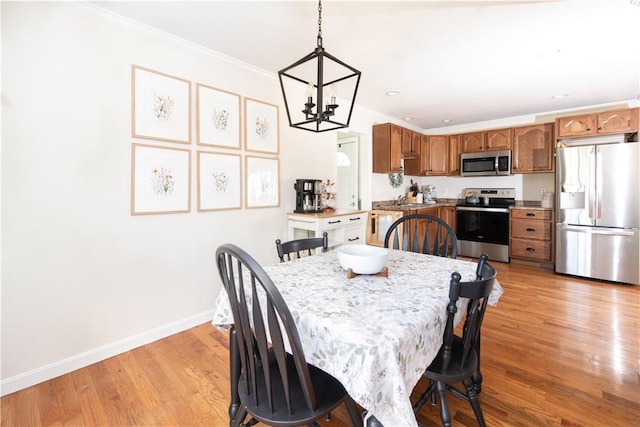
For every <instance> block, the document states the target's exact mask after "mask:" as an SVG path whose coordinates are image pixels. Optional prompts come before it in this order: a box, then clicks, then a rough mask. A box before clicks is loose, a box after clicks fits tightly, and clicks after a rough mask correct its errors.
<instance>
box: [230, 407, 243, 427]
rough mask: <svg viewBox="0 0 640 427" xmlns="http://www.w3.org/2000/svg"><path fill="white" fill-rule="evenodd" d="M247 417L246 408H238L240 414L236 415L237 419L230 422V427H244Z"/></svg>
mask: <svg viewBox="0 0 640 427" xmlns="http://www.w3.org/2000/svg"><path fill="white" fill-rule="evenodd" d="M246 416H247V410H246V409H245V407H244V406H241V407H240V408H238V412H237V413H236V415H235V417H234V418H232V419H231V420H230V422H229V425H230V426H231V427H240V425H242V421H244V418H245V417H246Z"/></svg>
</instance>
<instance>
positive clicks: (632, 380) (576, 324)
mask: <svg viewBox="0 0 640 427" xmlns="http://www.w3.org/2000/svg"><path fill="white" fill-rule="evenodd" d="M495 265H496V266H497V268H498V272H499V275H498V279H499V281H500V283H501V284H502V286H503V288H504V290H505V293H504V295H503V296H502V298H501V299H500V302H499V304H498V306H497V307H489V309H488V310H487V315H486V318H485V323H484V326H483V341H482V344H483V347H482V368H483V374H484V383H483V391H482V393H481V394H480V402H481V405H482V408H483V411H484V414H485V418H486V421H487V424H488V425H490V426H491V425H493V426H548V425H549V426H638V425H640V376H639V369H640V366H639V364H640V286H622V285H614V284H609V283H601V282H597V281H588V280H581V279H575V278H571V277H566V276H558V275H553V274H550V273H549V272H547V271H545V270H540V269H536V268H531V267H526V266H521V265H515V264H501V263H496V264H495ZM228 366H229V363H228V348H227V337H226V335H225V334H224V333H222V332H220V331H218V330H217V329H215V328H213V327H212V326H211V325H209V324H204V325H200V326H198V327H195V328H192V329H190V330H187V331H185V332H182V333H179V334H176V335H173V336H171V337H168V338H165V339H162V340H159V341H157V342H154V343H152V344H149V345H146V346H143V347H140V348H137V349H135V350H132V351H129V352H127V353H124V354H122V355H119V356H116V357H113V358H110V359H108V360H105V361H102V362H99V363H96V364H94V365H91V366H89V367H87V368H83V369H79V370H77V371H74V372H72V373H70V374H67V375H63V376H61V377H58V378H55V379H53V380H50V381H46V382H44V383H42V384H39V385H36V386H33V387H30V388H28V389H25V390H22V391H19V392H16V393H13V394H10V395H7V396H5V397H3V398H2V399H1V403H2V407H1V409H2V413H1V416H2V420H1V425H2V426H28V427H31V426H41V425H46V426H49V425H84V426H125V425H138V426H224V425H228V416H227V405H228V402H229V385H228ZM425 385H426V384H425V382H424V381H422V380H421V382H420V383H419V384H418V386H417V387H416V391H415V393H414V394H415V396H414V398H415V397H416V396H417V393H418V392H419V391H422V390H423V389H424V387H425ZM447 402H448V403H449V406H450V408H451V411H452V414H453V424H454V426H463V425H465V426H466V425H469V426H474V425H476V423H475V419H474V418H473V412H472V411H471V408H470V407H469V406H468V404H467V403H466V402H464V401H462V400H459V399H456V398H455V397H453V396H448V400H447ZM347 419H348V418H347V416H346V411H344V410H343V409H340V410H338V411H336V412H335V413H334V414H333V417H332V420H331V421H330V422H328V423H326V424H328V425H331V426H337V427H340V426H345V425H348V423H347V421H346V420H347ZM418 421H419V422H420V423H421V424H423V425H439V424H440V420H439V414H438V409H437V407H432V406H431V405H429V404H426V405H425V406H424V407H423V408H422V410H421V411H420V413H419V414H418ZM323 424H325V423H324V422H323Z"/></svg>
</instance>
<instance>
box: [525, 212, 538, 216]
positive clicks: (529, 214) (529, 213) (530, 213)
mask: <svg viewBox="0 0 640 427" xmlns="http://www.w3.org/2000/svg"><path fill="white" fill-rule="evenodd" d="M527 216H536V214H534V213H532V212H527Z"/></svg>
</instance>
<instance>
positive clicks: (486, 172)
mask: <svg viewBox="0 0 640 427" xmlns="http://www.w3.org/2000/svg"><path fill="white" fill-rule="evenodd" d="M510 174H511V151H510V150H501V151H484V152H481V153H463V154H461V155H460V175H462V176H496V175H510Z"/></svg>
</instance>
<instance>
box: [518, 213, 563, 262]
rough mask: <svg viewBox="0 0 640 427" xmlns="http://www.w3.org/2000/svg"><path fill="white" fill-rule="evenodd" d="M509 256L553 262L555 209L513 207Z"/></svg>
mask: <svg viewBox="0 0 640 427" xmlns="http://www.w3.org/2000/svg"><path fill="white" fill-rule="evenodd" d="M509 238H510V245H509V252H510V254H509V256H510V257H511V258H515V259H521V260H525V261H534V262H538V263H547V264H549V263H552V262H553V210H551V209H530V208H512V209H511V221H510V231H509Z"/></svg>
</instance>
